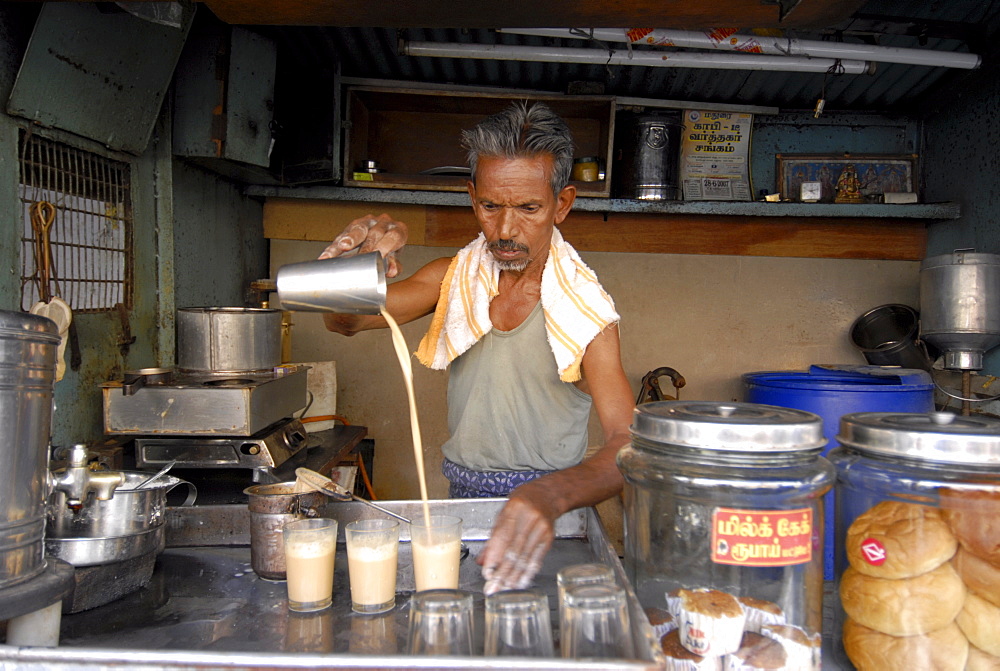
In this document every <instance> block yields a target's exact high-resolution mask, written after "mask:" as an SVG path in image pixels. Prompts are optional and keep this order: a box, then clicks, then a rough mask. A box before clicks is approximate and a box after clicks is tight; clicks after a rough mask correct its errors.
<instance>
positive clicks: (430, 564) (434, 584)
mask: <svg viewBox="0 0 1000 671" xmlns="http://www.w3.org/2000/svg"><path fill="white" fill-rule="evenodd" d="M410 549H411V550H412V551H413V577H414V579H415V580H416V583H417V591H418V592H422V591H424V590H427V589H458V566H459V561H460V558H461V554H462V518H460V517H455V516H453V515H431V516H430V526H428V525H427V524H426V522H425V519H424V516H423V515H417V516H416V517H414V519H413V520H412V521H411V522H410Z"/></svg>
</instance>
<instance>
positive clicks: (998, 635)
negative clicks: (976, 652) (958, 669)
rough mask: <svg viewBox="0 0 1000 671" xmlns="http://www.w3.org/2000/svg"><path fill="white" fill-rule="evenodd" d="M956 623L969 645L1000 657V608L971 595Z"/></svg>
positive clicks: (966, 600)
mask: <svg viewBox="0 0 1000 671" xmlns="http://www.w3.org/2000/svg"><path fill="white" fill-rule="evenodd" d="M955 621H956V622H957V623H958V626H959V628H960V629H961V630H962V633H963V634H965V636H966V637H967V638H968V639H969V643H971V644H972V645H974V646H976V647H977V648H979V649H980V650H982V651H983V652H985V653H987V654H990V655H993V656H994V657H1000V608H997V607H996V606H994V605H993V604H991V603H990V602H989V601H987V600H986V599H983V598H980V597H978V596H976V595H975V594H971V593H970V594H969V596H968V597H966V599H965V606H964V607H963V608H962V612H960V613H959V614H958V618H956V620H955Z"/></svg>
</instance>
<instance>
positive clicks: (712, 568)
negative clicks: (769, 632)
mask: <svg viewBox="0 0 1000 671" xmlns="http://www.w3.org/2000/svg"><path fill="white" fill-rule="evenodd" d="M825 443H826V441H825V439H824V437H823V427H822V419H821V418H820V417H819V416H817V415H815V414H813V413H810V412H805V411H802V410H794V409H790V408H779V407H775V406H769V405H759V404H753V403H717V402H703V401H661V402H654V403H646V404H643V405H640V406H638V407H637V408H636V409H635V417H634V423H633V425H632V441H631V444H630V445H628V446H626V447H625V448H623V449H622V450H621V451H620V452H619V454H618V467H619V469H620V470H621V472H622V474H623V475H624V477H625V567H626V572H627V573H628V574H629V577H630V578H631V580H632V583H633V586H634V587H635V590H636V593H637V595H638V597H639V600H640V602H641V603H642V605H643V606H645V607H647V608H654V609H655V608H665V609H666V610H667V611H669V612H670V613H671V615H673V616H674V617H675V619H677V622H678V626H679V627H681V628H683V626H684V619H685V617H686V615H685V613H684V608H685V606H684V604H683V603H681V601H680V600H679V599H680V596H681V595H685V594H686V596H685V598H688V599H689V600H692V599H693V597H691V596H690V593H691V592H696V593H698V591H699V590H710V591H718V592H723V593H725V594H726V595H729V596H730V597H734V598H736V600H737V601H738V602H739V603H740V604H741V606H740V608H741V609H742V610H744V611H745V614H746V615H747V619H746V622H745V627H746V629H747V630H749V631H759V629H760V627H761V625H762V623H763V624H771V625H787V626H786V629H797V630H799V632H801V633H804V634H805V635H806V636H807V637H808V639H809V641H808V646H809V647H810V648H811V649H812V651H813V652H814V653H815V656H816V658H817V659H816V661H815V662H814V663H813V666H818V656H819V641H818V635H819V632H820V630H821V628H822V598H823V547H822V544H823V519H824V518H823V494H825V493H826V492H827V491H828V490H829V489H830V487H831V486H832V485H833V482H834V469H833V467H832V466H831V465H830V463H829V462H828V461H827V460H826V459H824V458H823V457H822V456H821V455H820V451H821V450H822V448H823V446H824V445H825ZM681 590H683V592H682V591H681ZM701 593H702V594H704V592H701ZM720 598H723V597H720ZM762 610H763V611H764V612H763V613H761V612H760V611H762ZM751 616H752V617H751ZM785 633H787V632H785ZM796 636H798V634H796ZM682 638H683V636H682ZM682 643H683V640H682ZM665 645H666V644H665ZM685 647H687V649H688V650H690V651H691V652H699V651H698V650H693V649H692V648H691V647H689V646H685ZM804 666H805V667H807V668H811V667H810V664H809V663H806V664H804Z"/></svg>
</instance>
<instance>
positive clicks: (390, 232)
mask: <svg viewBox="0 0 1000 671" xmlns="http://www.w3.org/2000/svg"><path fill="white" fill-rule="evenodd" d="M408 235H409V231H408V229H407V227H406V224H404V223H403V222H401V221H396V220H395V219H393V218H392V217H390V216H389V215H388V214H380V215H379V216H377V217H376V216H374V215H371V214H367V215H365V216H363V217H361V218H360V219H355V220H354V221H352V222H351V223H350V224H348V225H347V228H345V229H344V232H343V233H341V234H340V235H338V236H337V237H336V238H334V240H333V242H331V243H330V245H329V246H328V247H327V248H326V249H324V250H323V253H322V254H320V255H319V258H321V259H333V258H336V257H338V256H344V255H349V254H353V253H361V254H364V253H367V252H381V253H382V256H383V257H384V258H385V259H386V261H387V262H388V264H389V266H388V268H387V269H386V272H385V275H386V277H395V276H396V275H398V274H399V270H400V263H399V260H398V259H397V258H396V252H397V251H399V250H400V249H401V248H402V247H403V245H405V244H406V239H407V237H408Z"/></svg>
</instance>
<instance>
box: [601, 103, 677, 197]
mask: <svg viewBox="0 0 1000 671" xmlns="http://www.w3.org/2000/svg"><path fill="white" fill-rule="evenodd" d="M615 144H616V146H619V147H621V149H620V150H619V152H617V153H616V155H615V158H616V159H617V160H618V163H619V165H617V166H615V168H614V170H613V172H612V174H613V175H614V177H615V180H616V186H617V188H616V189H615V191H616V196H618V197H619V198H632V199H635V200H677V199H678V198H679V197H680V186H679V181H678V179H679V178H678V174H679V166H678V163H677V162H678V160H679V158H678V157H679V152H680V146H681V120H680V114H679V113H676V112H665V113H656V114H642V115H638V116H633V117H628V116H623V121H622V123H621V127H620V130H619V136H618V139H617V140H616V142H615Z"/></svg>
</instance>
